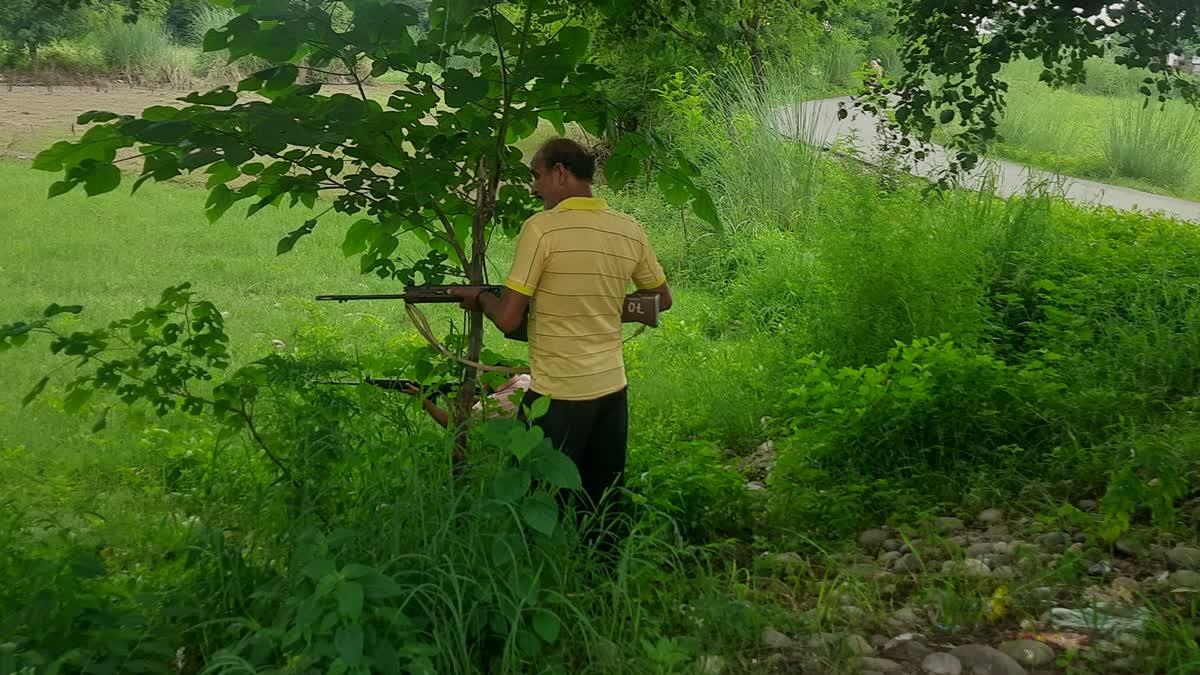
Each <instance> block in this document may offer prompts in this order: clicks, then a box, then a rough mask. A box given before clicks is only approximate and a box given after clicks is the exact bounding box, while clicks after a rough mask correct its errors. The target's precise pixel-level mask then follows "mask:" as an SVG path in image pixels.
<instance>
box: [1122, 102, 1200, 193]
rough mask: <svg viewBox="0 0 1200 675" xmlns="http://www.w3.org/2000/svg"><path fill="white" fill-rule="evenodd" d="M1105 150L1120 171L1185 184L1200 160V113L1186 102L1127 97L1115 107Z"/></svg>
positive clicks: (1163, 183) (1174, 184)
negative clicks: (1152, 103)
mask: <svg viewBox="0 0 1200 675" xmlns="http://www.w3.org/2000/svg"><path fill="white" fill-rule="evenodd" d="M1104 154H1105V157H1106V158H1107V159H1108V162H1109V164H1110V165H1111V166H1112V168H1113V171H1115V172H1116V173H1117V174H1118V175H1121V176H1126V177H1128V178H1141V179H1144V180H1147V181H1149V182H1151V183H1154V184H1156V185H1161V186H1164V187H1177V186H1179V185H1182V184H1184V183H1186V182H1187V180H1188V178H1189V176H1191V174H1192V172H1193V171H1195V169H1196V165H1197V162H1200V113H1197V112H1196V110H1195V109H1193V108H1192V107H1191V106H1188V105H1186V104H1183V103H1171V104H1168V105H1165V106H1162V107H1157V106H1147V105H1145V101H1144V100H1143V99H1140V98H1131V99H1127V100H1125V101H1124V102H1122V103H1120V104H1118V105H1117V106H1115V107H1114V109H1113V119H1112V122H1111V124H1110V126H1109V132H1108V139H1107V144H1106V145H1105V148H1104Z"/></svg>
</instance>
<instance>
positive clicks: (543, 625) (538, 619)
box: [533, 609, 562, 644]
mask: <svg viewBox="0 0 1200 675" xmlns="http://www.w3.org/2000/svg"><path fill="white" fill-rule="evenodd" d="M561 627H562V622H561V621H559V620H558V617H557V616H555V615H554V614H552V613H551V612H548V611H546V610H544V609H539V610H536V611H535V612H534V614H533V630H534V632H536V633H537V634H538V637H540V638H542V639H543V640H545V641H546V644H553V643H554V641H555V640H557V639H558V631H559V629H560V628H561Z"/></svg>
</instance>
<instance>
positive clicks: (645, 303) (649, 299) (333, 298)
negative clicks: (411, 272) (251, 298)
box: [317, 286, 662, 342]
mask: <svg viewBox="0 0 1200 675" xmlns="http://www.w3.org/2000/svg"><path fill="white" fill-rule="evenodd" d="M452 288H479V289H480V290H481V291H482V292H486V293H493V294H495V295H497V296H499V295H500V293H501V291H502V290H503V286H411V287H409V288H406V289H404V292H403V293H384V294H361V295H355V294H350V295H318V296H317V300H321V301H330V302H339V303H341V302H349V301H352V300H403V301H404V302H407V303H410V304H414V305H422V304H439V303H457V302H459V298H458V297H456V296H454V295H451V294H450V289H452ZM661 299H662V296H660V295H659V294H658V293H655V292H653V291H637V292H636V293H631V294H629V295H626V296H625V299H624V301H623V302H622V304H621V322H622V323H640V324H643V325H646V326H649V327H651V328H658V313H659V311H661V310H660V307H661V305H660V301H661ZM528 323H529V314H528V312H526V315H525V319H524V320H523V321H522V322H521V326H520V327H519V328H517V329H516V330H514V331H513V332H511V333H507V334H505V337H507V338H508V339H510V340H518V341H521V342H526V341H528Z"/></svg>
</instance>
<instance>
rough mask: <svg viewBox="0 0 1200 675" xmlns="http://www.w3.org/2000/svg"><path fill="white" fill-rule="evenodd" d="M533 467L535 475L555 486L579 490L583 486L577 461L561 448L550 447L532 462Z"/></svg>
mask: <svg viewBox="0 0 1200 675" xmlns="http://www.w3.org/2000/svg"><path fill="white" fill-rule="evenodd" d="M532 469H533V471H534V475H536V476H537V477H538V478H541V479H543V480H545V481H547V482H548V483H550V484H551V485H553V486H554V487H557V488H563V489H566V490H578V489H579V488H581V487H583V481H582V480H581V479H580V478H579V469H578V468H577V467H576V466H575V462H572V461H571V458H570V457H567V456H566V454H564V453H563V452H562V451H560V450H555V449H553V448H548V449H547V450H546V451H545V452H543V453H542V454H540V455H538V457H537V458H536V459H535V460H534V461H533V462H532Z"/></svg>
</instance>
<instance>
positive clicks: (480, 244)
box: [454, 157, 496, 464]
mask: <svg viewBox="0 0 1200 675" xmlns="http://www.w3.org/2000/svg"><path fill="white" fill-rule="evenodd" d="M488 169H489V166H488V161H487V158H485V157H480V158H479V171H478V173H477V174H476V176H477V178H478V180H479V187H478V189H477V190H476V192H475V219H474V221H473V222H472V223H471V261H470V262H469V263H468V264H467V269H466V273H467V280H468V283H470V284H471V285H472V286H481V285H483V282H484V266H485V265H486V264H487V262H486V258H485V255H486V253H487V226H488V223H489V222H491V219H492V212H493V211H495V210H496V192H495V191H494V190H493V189H492V181H491V180H490V178H489V174H488ZM483 320H484V315H483V312H471V313H470V318H469V322H468V324H467V360H468V361H475V362H478V361H479V357H480V355H481V354H482V353H483V329H484V323H483ZM478 379H479V373H478V371H476V370H475V369H474V368H470V367H468V368H467V369H466V372H465V373H464V374H463V383H462V390H461V391H460V392H459V394H458V401H457V402H456V405H455V410H454V430H455V431H454V462H455V464H460V463H461V462H462V461H463V460H465V459H466V457H467V440H468V436H467V434H468V430H469V428H470V421H471V420H470V418H471V407H472V406H473V405H474V404H475V392H476V390H477V389H478V388H479V387H478Z"/></svg>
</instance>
